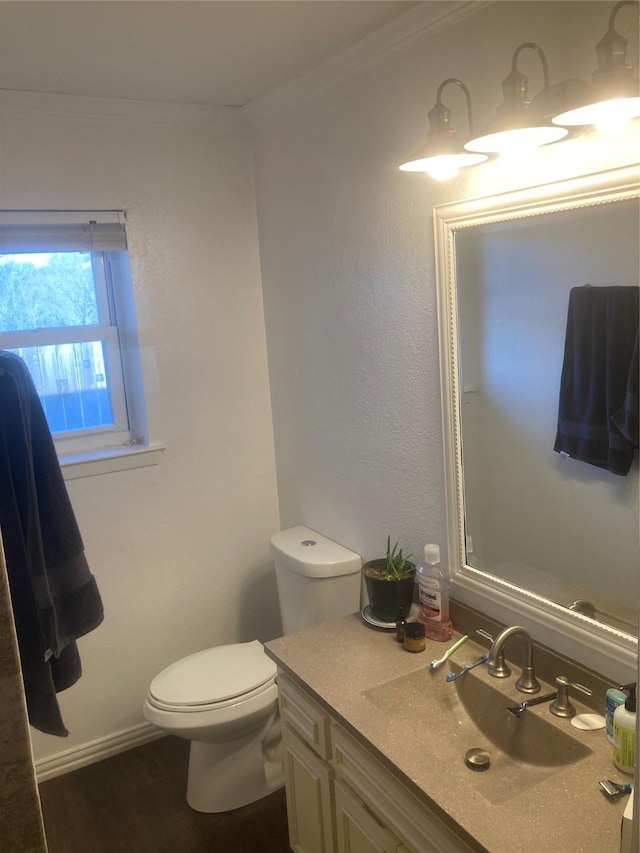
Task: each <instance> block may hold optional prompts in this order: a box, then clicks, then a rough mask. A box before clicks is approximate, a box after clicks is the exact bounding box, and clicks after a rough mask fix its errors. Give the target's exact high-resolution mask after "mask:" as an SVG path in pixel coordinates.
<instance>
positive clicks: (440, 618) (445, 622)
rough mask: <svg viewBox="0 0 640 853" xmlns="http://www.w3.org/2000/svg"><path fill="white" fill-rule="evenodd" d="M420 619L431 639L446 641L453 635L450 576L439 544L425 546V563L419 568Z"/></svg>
mask: <svg viewBox="0 0 640 853" xmlns="http://www.w3.org/2000/svg"><path fill="white" fill-rule="evenodd" d="M418 594H419V599H420V616H419V619H420V621H421V622H422V624H423V625H424V630H425V634H426V636H427V637H428V638H429V639H430V640H438V641H440V642H446V641H447V640H450V639H451V637H452V635H453V625H452V624H451V619H450V618H449V578H448V577H447V575H446V574H445V572H444V571H443V570H442V568H441V566H440V548H439V546H438V545H425V546H424V565H422V566H420V568H419V569H418Z"/></svg>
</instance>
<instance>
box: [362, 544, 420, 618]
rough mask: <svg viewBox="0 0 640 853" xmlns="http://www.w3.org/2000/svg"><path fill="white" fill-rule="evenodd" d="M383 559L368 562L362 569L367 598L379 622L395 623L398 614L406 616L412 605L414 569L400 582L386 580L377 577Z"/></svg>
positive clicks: (384, 564) (384, 562)
mask: <svg viewBox="0 0 640 853" xmlns="http://www.w3.org/2000/svg"><path fill="white" fill-rule="evenodd" d="M386 564H387V561H386V560H385V559H380V560H369V562H367V563H365V564H364V566H363V567H362V572H363V574H364V581H365V585H366V587H367V596H368V597H369V605H370V607H371V612H372V613H373V615H374V616H375V617H376V618H377V619H380V621H381V622H395V621H396V620H397V619H398V617H399V616H400V613H404V614H405V615H407V614H408V613H409V611H410V610H411V605H412V603H413V590H414V586H415V582H416V569H415V566H414V567H413V569H412V571H411V574H410V575H409V576H408V577H405V578H402V580H386V579H385V578H382V577H377V574H379V572H380V569H384V567H385V566H386Z"/></svg>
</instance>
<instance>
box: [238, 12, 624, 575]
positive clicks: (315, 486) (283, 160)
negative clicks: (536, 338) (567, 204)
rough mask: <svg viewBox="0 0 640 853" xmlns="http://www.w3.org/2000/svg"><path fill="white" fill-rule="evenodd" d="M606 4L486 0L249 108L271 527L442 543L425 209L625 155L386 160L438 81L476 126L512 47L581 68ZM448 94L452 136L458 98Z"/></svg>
mask: <svg viewBox="0 0 640 853" xmlns="http://www.w3.org/2000/svg"><path fill="white" fill-rule="evenodd" d="M610 8H611V7H610V4H608V3H599V2H596V3H581V2H569V3H538V2H517V3H510V2H507V3H496V4H493V5H491V6H489V7H488V8H482V9H481V11H479V12H477V13H476V14H474V15H473V16H472V17H470V18H467V19H465V20H463V21H461V22H458V23H457V24H455V26H454V27H452V28H450V29H446V30H443V31H440V32H438V33H437V34H435V35H434V36H433V37H429V36H427V35H423V36H420V37H414V38H413V39H412V40H409V41H407V42H406V43H404V44H403V45H401V46H399V47H397V48H396V49H394V50H393V51H390V52H388V53H387V54H385V55H384V56H381V57H378V58H377V59H376V60H373V61H370V62H367V63H366V64H360V65H358V64H357V63H355V65H354V69H355V70H354V71H353V73H351V74H350V75H345V76H343V77H342V78H340V79H337V80H335V81H333V82H332V83H331V84H330V85H326V86H324V87H319V88H318V91H317V92H316V93H315V94H314V95H313V96H312V97H308V98H307V99H302V100H298V101H297V102H292V103H289V104H287V103H286V102H285V101H284V100H283V102H282V103H281V104H279V105H277V107H274V110H273V114H272V115H271V116H268V115H266V116H265V115H261V116H260V121H259V122H258V124H257V133H256V155H255V156H256V167H255V168H256V193H257V204H258V223H259V234H260V256H261V264H262V281H263V292H264V300H265V314H266V322H267V336H268V355H269V368H270V376H271V391H272V402H273V409H274V429H275V441H276V459H277V467H278V484H279V498H280V510H281V519H282V522H283V526H288V525H289V524H292V523H305V524H308V525H309V526H310V527H312V528H313V527H316V528H317V529H319V530H321V531H322V532H323V533H325V534H326V535H328V536H332V537H333V538H335V539H337V540H338V541H340V542H342V543H344V544H345V545H347V546H349V547H351V548H353V549H354V550H355V551H357V552H359V553H361V554H362V555H363V556H364V557H365V558H367V559H368V558H372V557H375V556H379V555H380V552H381V550H382V549H383V547H384V543H385V539H386V535H387V533H388V532H390V533H391V535H392V537H393V538H394V539H395V538H399V539H400V540H401V542H402V544H403V545H404V546H405V547H406V548H407V549H408V550H410V551H412V552H413V554H415V555H420V554H421V553H422V546H423V544H424V543H425V542H426V541H430V540H431V541H435V542H439V543H440V544H441V545H442V546H444V545H445V542H446V540H445V518H444V478H443V461H442V450H441V406H440V385H439V368H438V340H437V325H436V295H435V281H434V258H433V235H432V211H433V206H434V205H436V204H441V203H445V202H450V201H454V200H458V199H462V198H467V197H473V196H478V195H489V194H493V193H496V192H499V191H506V190H509V189H515V188H517V187H523V186H527V185H529V184H535V183H540V182H545V181H547V180H553V179H560V178H564V177H569V176H571V175H576V174H580V173H582V172H590V171H598V170H599V169H604V168H607V167H610V166H614V165H619V164H621V163H625V162H633V160H634V159H635V157H636V153H635V152H634V148H633V146H632V145H628V144H626V143H624V142H622V143H619V141H615V142H612V141H611V140H610V139H609V140H604V139H602V138H597V137H595V136H593V135H590V136H589V137H588V138H586V139H575V140H572V141H570V142H566V143H563V144H562V145H560V146H555V147H554V148H553V149H549V150H548V151H541V152H540V153H539V154H536V155H534V156H533V157H529V158H527V159H522V160H520V161H519V162H511V163H505V162H504V161H496V162H493V163H489V164H486V165H484V166H481V167H479V168H478V169H476V170H469V171H468V172H467V174H465V173H464V172H463V173H461V176H460V177H458V178H457V179H456V180H454V181H452V182H449V183H447V184H438V183H435V182H433V181H431V180H430V179H429V178H427V177H426V176H423V175H416V174H407V173H402V172H399V171H398V168H397V167H398V164H399V163H400V162H402V159H403V158H406V157H408V155H409V154H411V153H412V152H413V151H415V150H416V149H417V147H418V146H419V145H420V144H421V142H422V140H423V138H424V136H425V134H426V132H427V129H428V121H427V112H428V110H429V109H430V108H431V107H432V105H433V103H434V101H435V94H436V89H437V87H438V84H439V83H440V82H441V81H442V80H444V79H445V78H447V77H451V76H453V77H459V78H461V79H462V80H463V81H465V82H466V83H467V85H468V86H469V88H470V90H471V95H472V98H473V103H474V113H475V118H476V128H479V127H481V126H482V125H483V124H484V123H486V122H487V121H489V119H490V118H491V117H492V116H493V114H494V111H495V108H496V106H497V104H498V102H499V100H500V95H501V89H500V82H501V81H502V79H503V78H504V77H505V76H506V74H507V73H508V71H509V70H510V66H511V55H512V53H513V51H514V49H515V48H516V47H517V46H518V45H519V44H520V43H522V42H524V41H534V42H537V43H538V44H540V45H541V46H542V47H543V49H544V50H545V51H546V53H547V56H548V59H549V65H550V71H551V77H552V80H553V81H557V80H561V79H564V78H566V77H570V76H582V77H584V78H586V77H587V76H588V75H589V74H590V73H591V71H592V70H593V68H594V66H595V50H594V45H595V43H596V41H597V40H598V39H599V38H600V37H601V36H602V34H603V32H604V31H605V30H606V25H607V21H608V16H609V12H610ZM532 56H533V55H532V54H527V52H525V53H524V54H522V61H521V63H520V67H521V70H523V71H524V72H525V73H526V74H528V75H529V76H530V80H531V91H532V93H534V94H535V93H536V92H537V91H538V90H539V89H540V88H541V87H542V74H541V70H540V65H539V61H538V60H537V58H535V56H534V57H533V59H532ZM534 60H535V61H534ZM445 94H446V96H445V101H446V103H447V104H448V105H449V106H450V107H451V109H452V110H453V123H454V124H455V126H456V127H458V128H459V129H460V130H461V131H462V132H463V133H464V131H465V117H466V116H465V112H464V101H463V99H462V96H461V94H460V93H459V92H458V91H457V90H456V89H455V88H453V90H452V91H449V90H446V93H445ZM636 142H637V136H636Z"/></svg>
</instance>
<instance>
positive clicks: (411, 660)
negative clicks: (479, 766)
mask: <svg viewBox="0 0 640 853" xmlns="http://www.w3.org/2000/svg"><path fill="white" fill-rule="evenodd" d="M459 636H460V635H459V634H454V638H453V640H452V641H451V642H452V643H453V641H454V640H455V639H457V638H458V637H459ZM447 648H448V645H447V644H445V643H436V642H433V641H429V640H428V641H427V648H426V651H425V652H423V653H419V654H411V653H409V652H406V651H405V650H404V648H403V646H402V645H401V644H400V643H397V642H395V636H394V634H393V632H389V631H379V630H373V629H371V628H369V627H368V626H367V625H365V623H364V622H363V621H362V618H361V616H360V614H357V613H356V614H352V615H351V616H345V617H341V618H339V619H334V620H331V621H329V622H324V623H323V624H321V625H317V626H315V627H313V628H310V629H309V630H306V631H301V632H299V633H297V634H292V635H289V636H286V637H281V638H279V639H277V640H272V641H271V642H269V643H267V644H266V652H267V654H268V655H269V657H271V658H272V659H273V660H274V661H275V662H276V663H277V664H278V666H280V667H281V668H282V670H283V671H285V672H286V673H288V674H289V675H290V676H292V677H293V678H294V679H295V680H297V681H298V682H299V683H300V684H301V686H303V687H304V688H306V689H307V691H308V692H310V693H311V694H312V695H313V697H314V698H315V699H317V700H318V702H319V703H320V704H321V705H322V706H324V707H325V708H326V710H327V711H328V712H329V714H330V715H331V716H332V717H333V718H334V719H335V720H336V721H338V722H340V723H342V724H343V725H344V726H345V728H346V729H347V731H349V732H350V733H351V734H352V735H354V736H355V737H356V738H357V739H358V740H359V741H360V742H361V743H362V744H363V745H364V746H365V747H367V748H368V749H369V750H370V752H372V754H373V755H375V756H376V757H377V758H378V760H380V761H381V762H382V763H383V764H384V765H385V766H386V767H387V768H388V769H390V770H391V771H392V772H393V773H394V775H395V776H396V777H397V778H398V779H399V780H400V781H401V782H403V783H404V784H405V785H406V786H407V787H408V788H409V790H411V791H412V792H413V793H414V795H415V796H417V797H418V798H419V799H420V800H422V801H423V802H424V803H425V805H426V806H428V807H429V808H430V809H431V810H432V811H434V812H436V813H437V814H438V815H439V816H440V817H442V818H443V820H445V821H446V822H447V823H449V825H450V826H452V827H453V828H454V829H456V830H457V831H458V832H460V830H462V832H461V833H460V834H461V836H462V837H463V838H466V839H467V840H468V839H469V837H471V838H472V839H474V841H475V843H476V846H477V849H478V850H485V851H489V853H541V851H543V850H565V851H571V853H596V851H597V853H617V851H619V849H620V824H621V818H622V813H623V811H624V807H625V803H626V801H627V797H626V796H622V797H619V798H618V799H617V800H609V799H608V798H607V797H606V796H605V795H604V793H603V792H602V790H601V788H600V786H599V785H598V782H599V780H600V779H604V778H607V779H608V778H610V779H613V780H616V781H619V782H628V781H630V777H625V776H624V775H623V774H621V773H620V772H619V771H618V770H617V769H616V767H615V766H614V764H613V760H612V747H611V744H610V743H609V742H608V741H607V739H606V737H605V733H604V730H603V729H601V730H598V731H587V732H582V731H578V730H577V729H575V728H574V727H572V726H571V724H570V722H569V720H561V721H559V720H557V718H555V717H553V718H552V720H553V721H554V725H561V726H563V727H564V726H566V727H567V731H569V732H570V733H571V734H572V735H573V736H574V737H575V738H576V739H577V740H579V741H580V742H582V743H583V744H585V745H586V746H588V747H589V749H590V750H592V753H591V754H589V755H588V756H587V757H586V758H583V759H582V760H580V761H579V762H578V763H577V764H573V765H568V766H566V767H563V768H560V769H558V771H557V772H556V773H554V775H552V776H550V777H547V778H546V779H545V780H544V781H541V782H539V783H538V784H535V783H534V784H530V785H529V786H528V787H527V788H526V790H523V791H522V792H521V793H518V794H516V795H513V796H510V797H509V799H507V800H506V801H504V802H501V803H492V802H490V801H488V800H487V798H486V797H485V796H483V794H482V793H481V792H480V791H479V788H478V784H477V776H478V774H475V773H473V771H471V770H469V769H467V768H466V767H465V765H464V752H465V751H466V749H467V748H469V747H472V746H475V745H476V744H470V743H469V744H467V743H464V744H462V743H459V742H456V737H455V727H456V723H455V718H454V717H453V716H452V717H451V726H452V730H451V731H452V736H451V738H450V739H447V738H444V739H443V738H442V737H440V736H438V741H437V748H438V754H439V758H438V760H434V752H433V749H434V746H433V744H434V741H433V739H434V732H433V731H430V727H429V719H430V718H432V717H433V714H436V713H437V714H440V715H441V714H442V707H443V705H442V698H443V695H442V694H443V691H454V690H455V689H456V687H455V685H454V684H452V683H447V682H445V673H446V672H447V671H448V670H447V666H448V665H447V664H445V665H443V666H442V667H440V668H439V669H438V670H436V671H434V672H431V671H429V661H430V660H432V659H433V658H439V657H441V656H442V654H443V653H444V651H445V650H446V649H447ZM484 651H486V650H485V649H482V648H481V647H480V646H478V645H476V644H475V643H473V642H471V641H469V642H467V643H466V644H465V645H464V646H462V647H461V648H460V649H459V650H458V651H456V652H455V653H454V655H453V657H452V660H453V661H455V663H456V664H457V665H462V664H464V663H466V662H468V661H470V660H474V659H475V658H476V657H478V655H479V654H482V652H484ZM507 657H508V652H507ZM478 669H481V670H482V671H481V672H479V673H478V670H476V673H478V677H480V678H487V679H489V676H488V675H487V674H486V667H482V668H478ZM418 672H420V673H423V674H424V679H422V677H421V676H419V677H417V678H410V677H409V678H407V681H406V685H407V690H406V693H403V694H402V695H403V703H404V706H405V708H404V711H405V713H403V714H402V715H399V718H398V719H394V717H393V714H391V715H390V714H389V711H388V710H387V711H385V710H384V709H383V708H381V707H378V706H377V705H376V704H375V702H372V701H371V698H370V697H371V696H375V693H376V690H375V689H376V688H379V687H382V685H385V684H388V683H389V682H391V681H393V680H396V679H401V678H403V677H406V676H411V675H412V674H413V673H418ZM515 672H516V670H515V669H514V673H515ZM558 674H559V675H560V674H563V673H558ZM516 677H517V675H512V676H511V677H510V678H509V679H505V680H504V682H508V684H506V683H504V682H501V683H499V686H500V690H504V692H505V695H507V696H509V698H510V699H511V698H512V699H513V701H514V704H515V703H516V702H521V701H522V700H523V699H526V698H527V697H526V696H523V694H521V693H518V692H517V691H516V690H515V687H514V683H515V680H516ZM490 681H491V682H493V683H494V684H495V682H496V679H490ZM398 684H405V682H398ZM551 689H553V688H551V687H550V686H549V685H545V684H543V685H542V690H543V692H547V691H548V690H551ZM367 694H368V695H367ZM368 697H369V698H368ZM572 701H574V699H573V698H572ZM574 704H575V705H576V707H577V709H578V713H580V712H586V711H589V710H590V709H588V708H586V707H585V706H583V705H581V704H580V702H579V701H574ZM430 705H431V706H432V710H433V714H432V713H431V712H430V707H429V706H430ZM407 708H409V709H413V708H415V709H416V714H415V721H416V722H415V723H414V724H410V723H408V722H407V719H411V716H412V715H411V714H409V715H407V713H406V710H407ZM525 713H538V714H549V711H548V705H546V704H545V705H540V706H537V707H535V708H530V709H527V711H525ZM463 746H464V749H463V748H462V747H463ZM447 755H448V760H443V759H444V758H445V757H446V756H447ZM494 771H495V772H498V771H497V768H491V770H489V771H488V773H486V774H480V775H482V776H483V777H485V778H486V779H487V780H489V779H490V776H489V774H490V773H492V772H494ZM473 777H476V778H475V779H474V778H473Z"/></svg>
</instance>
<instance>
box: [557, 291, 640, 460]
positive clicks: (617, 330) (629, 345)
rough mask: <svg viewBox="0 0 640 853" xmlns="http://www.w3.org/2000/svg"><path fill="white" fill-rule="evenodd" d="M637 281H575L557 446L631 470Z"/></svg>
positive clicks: (575, 455)
mask: <svg viewBox="0 0 640 853" xmlns="http://www.w3.org/2000/svg"><path fill="white" fill-rule="evenodd" d="M639 292H640V290H639V288H638V287H618V286H613V287H591V286H590V285H586V286H584V287H574V288H572V289H571V291H570V294H569V310H568V316H567V331H566V339H565V349H564V362H563V366H562V376H561V380H560V403H559V410H558V432H557V435H556V441H555V445H554V448H553V449H554V450H555V451H557V452H558V453H566V454H567V455H568V456H571V457H573V458H574V459H579V460H581V461H582V462H587V463H588V464H589V465H595V466H597V467H598V468H606V469H607V470H608V471H611V472H612V473H614V474H621V475H625V474H627V473H628V471H629V469H630V467H631V462H632V460H633V453H634V448H635V447H637V446H638V311H639Z"/></svg>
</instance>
